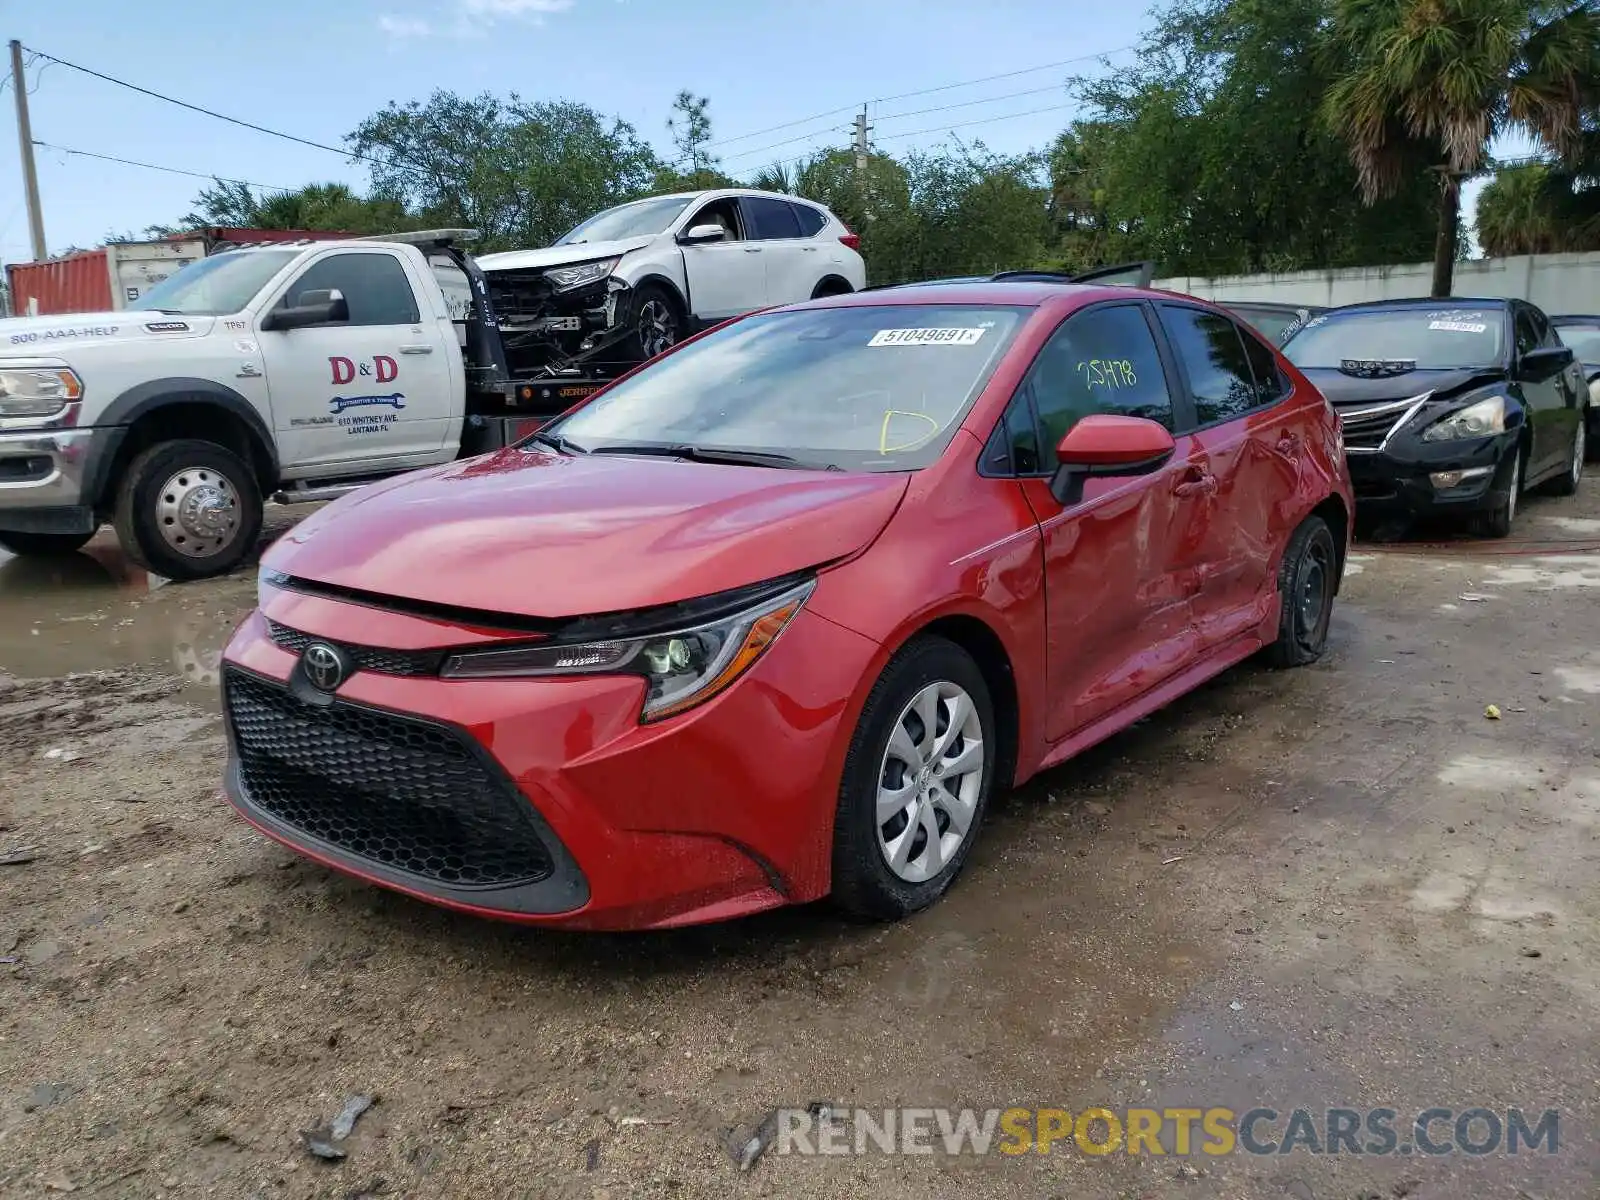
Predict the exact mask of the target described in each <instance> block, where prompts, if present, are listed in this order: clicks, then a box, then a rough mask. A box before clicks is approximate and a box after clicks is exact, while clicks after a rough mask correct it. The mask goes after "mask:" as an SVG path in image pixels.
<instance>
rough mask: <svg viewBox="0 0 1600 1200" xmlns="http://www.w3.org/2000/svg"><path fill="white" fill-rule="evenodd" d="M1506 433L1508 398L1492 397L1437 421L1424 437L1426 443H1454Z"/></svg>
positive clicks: (1425, 432)
mask: <svg viewBox="0 0 1600 1200" xmlns="http://www.w3.org/2000/svg"><path fill="white" fill-rule="evenodd" d="M1505 431H1506V398H1505V397H1504V396H1490V397H1489V398H1488V399H1487V400H1480V401H1478V402H1477V403H1476V404H1472V405H1468V406H1467V407H1466V408H1463V409H1462V410H1461V411H1460V412H1454V413H1451V414H1450V415H1449V416H1448V417H1445V418H1444V419H1443V420H1442V421H1435V422H1434V423H1433V424H1432V425H1430V426H1428V428H1427V430H1426V431H1424V433H1423V435H1422V440H1423V441H1425V442H1453V441H1460V440H1462V439H1464V438H1481V437H1488V436H1489V435H1490V434H1491V433H1504V432H1505Z"/></svg>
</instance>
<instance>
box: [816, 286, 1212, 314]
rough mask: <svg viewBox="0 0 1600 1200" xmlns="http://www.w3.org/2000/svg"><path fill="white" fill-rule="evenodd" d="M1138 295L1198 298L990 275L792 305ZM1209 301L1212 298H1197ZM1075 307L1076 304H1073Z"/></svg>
mask: <svg viewBox="0 0 1600 1200" xmlns="http://www.w3.org/2000/svg"><path fill="white" fill-rule="evenodd" d="M1118 297H1121V298H1126V297H1138V298H1141V299H1145V300H1168V299H1179V300H1190V301H1193V300H1195V297H1193V296H1184V295H1181V294H1179V293H1177V292H1160V291H1156V290H1154V289H1145V288H1134V287H1125V286H1118V285H1116V284H1107V283H1041V282H1037V281H1033V280H1001V281H998V282H996V281H994V280H989V279H984V280H979V281H976V282H971V283H968V282H963V281H958V282H948V281H936V282H933V283H908V284H901V285H899V286H896V287H885V288H869V289H867V290H865V291H860V292H847V293H846V294H844V295H842V296H829V297H826V298H824V299H821V300H809V301H806V302H805V303H803V304H795V305H790V306H788V307H790V308H856V307H863V306H866V305H874V306H876V305H887V304H929V305H931V304H994V305H1006V304H1010V305H1016V306H1019V307H1024V308H1039V307H1041V306H1043V305H1046V304H1049V303H1050V302H1051V301H1053V300H1061V299H1063V298H1069V299H1073V300H1078V301H1081V302H1084V303H1087V302H1088V301H1090V300H1099V299H1105V298H1118ZM1197 303H1200V304H1208V303H1209V301H1204V300H1201V301H1197ZM1074 307H1075V306H1074Z"/></svg>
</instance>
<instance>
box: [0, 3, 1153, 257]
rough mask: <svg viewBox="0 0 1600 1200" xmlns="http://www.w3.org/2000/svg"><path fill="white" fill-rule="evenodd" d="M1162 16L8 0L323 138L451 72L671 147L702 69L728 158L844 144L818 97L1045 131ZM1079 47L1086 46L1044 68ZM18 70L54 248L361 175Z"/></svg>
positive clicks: (2, 202)
mask: <svg viewBox="0 0 1600 1200" xmlns="http://www.w3.org/2000/svg"><path fill="white" fill-rule="evenodd" d="M1147 24H1148V11H1147V6H1146V5H1145V4H1144V3H1142V2H1139V0H1136V2H1134V3H1123V4H1115V3H1111V4H1108V3H1105V2H1104V0H983V2H982V3H973V2H972V0H805V3H803V4H802V3H798V2H797V0H697V2H696V3H690V4H683V3H668V2H667V0H320V2H316V0H274V2H273V3H271V4H251V5H244V6H235V7H230V6H226V5H218V4H216V3H215V2H214V0H213V2H210V3H203V4H202V3H198V2H195V0H163V2H162V3H160V4H158V5H133V4H129V3H127V2H126V0H57V2H56V3H41V2H40V0H0V38H3V39H10V38H18V39H20V40H21V41H22V43H23V44H24V46H26V47H27V48H28V49H30V50H38V51H43V52H44V53H46V54H50V55H54V56H55V57H58V58H63V59H67V60H69V61H71V62H73V63H77V64H80V65H82V66H85V67H89V68H91V69H93V70H97V71H100V72H103V73H105V74H108V75H114V76H117V77H118V78H121V79H126V80H128V81H130V82H132V83H137V84H140V85H141V86H144V87H146V88H149V89H151V90H154V91H159V92H163V93H165V94H167V95H170V96H175V97H178V98H179V99H182V100H186V101H188V102H190V103H192V104H196V105H200V106H202V107H205V108H210V109H213V110H216V111H218V112H221V113H225V114H228V115H230V116H235V117H239V118H241V119H243V120H247V121H250V122H252V123H255V124H259V125H264V126H268V127H270V128H273V129H278V130H282V131H284V132H286V133H291V134H294V135H296V136H298V137H302V138H306V139H308V140H310V141H314V142H321V143H323V144H325V145H330V146H341V145H342V144H343V139H344V136H345V135H346V134H348V133H349V132H350V131H351V130H353V129H354V128H355V127H356V125H357V124H358V123H360V121H361V120H362V119H363V118H364V117H366V116H368V115H369V114H371V113H373V112H376V111H377V110H379V109H381V108H382V107H383V106H384V105H385V104H386V103H387V102H388V101H390V100H395V101H399V102H402V103H403V102H405V101H408V100H412V99H425V98H426V97H427V96H428V94H429V93H430V92H432V91H433V90H435V89H447V90H451V91H456V92H462V93H467V94H476V93H479V92H482V91H491V92H496V93H505V92H510V91H515V92H518V93H519V94H521V95H522V96H524V97H525V98H528V99H558V98H559V99H566V100H576V101H582V102H584V103H586V104H589V105H591V106H593V107H595V108H597V109H599V110H600V111H602V112H605V113H608V114H616V115H618V116H620V117H622V118H624V119H625V120H627V121H629V122H631V123H632V124H633V125H634V126H635V127H636V128H637V129H638V130H639V132H640V133H641V134H642V135H643V136H645V137H646V138H648V139H650V140H651V141H652V142H654V143H655V144H656V146H657V147H658V149H659V150H660V151H662V152H666V151H668V150H669V149H670V145H671V143H670V140H669V135H668V132H667V129H666V124H665V122H666V118H667V115H668V112H669V109H670V106H671V103H672V99H673V97H674V96H675V95H676V94H677V92H678V91H679V90H680V89H683V88H688V89H689V90H691V91H693V92H694V93H696V94H697V95H703V96H706V97H709V99H710V101H711V107H710V112H711V116H712V121H713V135H714V142H715V144H714V146H713V152H714V153H717V154H719V155H721V157H722V159H723V166H724V169H726V170H727V171H729V173H731V174H734V175H736V176H738V175H746V174H748V173H751V172H753V171H755V170H756V169H758V168H759V167H761V166H763V165H765V164H767V163H770V162H773V161H775V160H780V159H785V158H790V157H793V156H795V155H800V154H803V153H805V152H806V151H807V150H808V149H812V148H815V147H818V146H823V145H829V144H842V143H843V142H844V141H845V139H846V137H847V134H846V132H845V128H846V126H847V125H848V124H849V121H850V119H851V118H850V111H841V112H835V113H832V114H830V115H826V116H818V114H822V113H825V112H827V110H833V109H841V110H854V109H857V108H859V106H860V105H861V104H863V103H868V104H869V106H870V107H869V113H870V116H871V120H872V123H873V126H874V130H873V137H874V140H875V142H876V143H877V144H878V145H881V146H882V147H883V148H884V149H885V150H893V151H899V150H903V149H907V148H910V147H914V146H927V145H932V144H935V143H937V142H940V141H942V140H944V139H946V138H948V137H950V136H952V134H954V135H955V136H959V137H962V138H981V139H982V140H983V141H984V142H986V143H987V144H988V145H989V146H990V147H992V148H993V149H996V150H1000V151H1008V152H1009V151H1021V150H1025V149H1028V148H1030V147H1042V146H1044V145H1046V144H1047V143H1048V142H1049V141H1050V139H1051V138H1052V137H1053V136H1054V135H1055V134H1056V133H1057V132H1058V131H1059V130H1060V129H1061V128H1062V127H1063V126H1064V125H1065V124H1066V123H1067V122H1068V121H1069V120H1070V119H1071V118H1072V116H1073V115H1074V113H1073V107H1074V106H1073V105H1072V102H1071V96H1070V95H1069V93H1068V91H1067V90H1066V87H1065V83H1066V80H1067V79H1068V77H1069V76H1071V75H1073V74H1074V73H1077V72H1083V71H1097V70H1102V69H1112V70H1114V69H1115V68H1116V66H1117V65H1118V64H1121V63H1127V62H1129V61H1131V58H1132V55H1131V53H1130V52H1129V50H1130V48H1131V47H1132V45H1133V44H1134V43H1135V42H1137V40H1138V38H1139V36H1140V33H1141V32H1142V31H1143V29H1144V28H1145V27H1146V26H1147ZM1101 56H1108V67H1102V66H1100V65H1099V60H1100V58H1101ZM1065 60H1080V61H1076V62H1071V63H1068V64H1067V65H1060V66H1050V64H1059V63H1063V62H1064V61H1065ZM1036 68H1037V69H1036ZM3 71H4V68H3V66H0V73H3ZM1013 72H1014V73H1015V74H1012V75H1011V77H1009V78H1003V79H994V80H991V81H989V82H985V83H979V84H970V83H969V82H968V81H972V80H975V79H979V78H981V77H985V76H995V75H1000V74H1002V73H1013ZM26 74H27V78H28V87H29V92H30V94H29V106H30V109H31V113H32V123H33V136H34V138H35V139H36V140H37V141H40V142H46V143H49V144H50V146H52V147H58V148H55V149H45V148H39V149H38V150H37V151H36V154H37V164H38V173H39V188H40V193H41V198H42V207H43V210H44V223H45V237H46V242H47V244H48V246H49V247H50V249H51V251H52V253H54V252H59V251H60V250H62V249H64V248H66V247H68V246H74V245H76V246H94V245H98V244H100V243H101V242H102V241H103V240H104V239H105V238H106V237H107V236H108V235H116V234H121V233H124V232H127V231H141V230H143V229H144V228H145V227H146V226H148V225H151V224H156V223H171V222H173V221H175V220H176V219H177V218H179V217H180V216H182V215H183V214H184V213H186V212H188V211H189V208H190V206H191V202H192V201H193V199H194V197H195V195H196V193H197V192H198V191H199V190H200V188H202V187H204V186H206V184H207V182H208V181H209V177H210V176H212V175H217V176H223V177H227V178H232V179H239V180H245V181H248V182H251V183H256V184H262V185H266V186H268V187H273V188H292V187H298V186H301V185H303V184H305V183H309V182H325V181H334V180H339V181H344V182H347V183H350V184H352V185H354V186H356V187H358V188H362V189H364V188H365V187H366V184H367V179H366V176H365V171H364V170H363V169H362V168H361V166H360V164H351V163H349V162H348V161H347V160H346V159H345V158H343V157H342V156H341V155H339V154H334V153H329V152H326V151H321V150H314V149H311V148H309V147H306V146H300V145H297V144H294V143H292V142H287V141H283V140H281V139H278V138H274V137H270V136H267V135H265V134H260V133H255V132H252V131H250V130H246V129H241V128H239V127H237V126H234V125H229V124H225V123H223V122H220V121H217V120H213V119H211V118H208V117H205V116H201V115H200V114H197V113H192V112H188V111H186V110H184V109H181V108H177V107H175V106H173V105H170V104H167V103H164V102H162V101H160V100H157V99H153V98H150V97H146V96H141V95H139V94H137V93H134V92H130V91H128V90H127V89H124V88H121V87H117V86H115V85H113V84H110V83H105V82H102V81H101V80H98V79H94V78H92V77H89V76H87V75H83V74H81V73H79V72H77V71H74V70H72V69H70V68H68V67H65V66H59V65H49V64H46V63H44V62H43V61H40V62H38V63H36V64H35V66H34V67H33V68H32V69H30V70H28V71H27V72H26ZM949 85H965V86H949ZM933 88H938V89H941V90H938V91H934V92H930V93H928V94H924V95H917V96H910V97H906V98H904V99H897V98H896V97H901V96H903V95H904V94H905V93H911V92H923V91H924V89H933ZM0 101H3V103H0V122H3V123H4V124H5V125H6V126H8V128H6V130H5V131H4V135H3V136H0V260H4V261H8V262H10V261H19V260H26V259H29V258H31V257H32V255H31V254H30V253H29V248H28V224H27V217H26V213H25V211H24V207H23V192H22V183H21V180H22V173H21V167H20V162H19V160H18V157H17V143H16V137H15V134H14V132H13V131H12V129H11V128H9V126H10V125H11V116H12V97H11V95H10V92H9V90H8V91H6V92H5V93H4V95H3V96H0ZM944 106H957V107H944ZM930 109H942V111H932V112H930V111H928V110H930ZM1037 110H1046V111H1037ZM812 117H816V118H817V119H815V120H806V119H807V118H812ZM994 118H999V119H994ZM793 122H802V123H800V124H794V125H791V123H793ZM975 122H981V123H975ZM773 126H789V127H787V128H781V129H775V130H774V129H772V127H773ZM766 130H771V132H766V133H763V132H762V131H766ZM69 150H71V151H86V152H89V153H93V154H101V155H112V156H115V157H117V158H123V159H132V160H137V161H139V162H142V163H147V164H156V165H159V166H162V167H169V168H176V169H179V170H183V171H192V172H195V173H197V174H198V175H201V176H205V178H194V177H189V176H184V175H179V174H170V173H164V172H161V171H156V170H150V169H148V168H145V167H136V166H126V165H121V164H116V163H110V162H105V161H100V160H96V159H94V158H89V157H85V156H83V155H82V154H71V153H67V151H69Z"/></svg>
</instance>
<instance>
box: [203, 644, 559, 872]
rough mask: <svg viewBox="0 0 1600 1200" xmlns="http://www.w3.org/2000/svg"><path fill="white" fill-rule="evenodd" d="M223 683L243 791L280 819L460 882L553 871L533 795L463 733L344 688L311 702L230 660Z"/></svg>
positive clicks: (381, 859) (399, 866)
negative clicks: (353, 699) (343, 696)
mask: <svg viewBox="0 0 1600 1200" xmlns="http://www.w3.org/2000/svg"><path fill="white" fill-rule="evenodd" d="M223 693H224V696H225V698H226V711H227V716H228V723H229V725H230V726H231V727H232V731H233V742H234V748H235V753H236V754H237V756H238V763H239V779H240V783H241V784H242V786H243V789H244V792H245V798H246V799H247V800H249V801H250V803H252V804H254V805H255V806H256V807H258V808H260V809H262V810H263V811H264V812H266V813H268V814H269V815H271V816H273V817H275V818H277V819H278V820H279V821H282V822H284V823H285V824H287V825H289V826H291V827H293V828H294V829H296V830H298V831H300V832H301V833H304V834H306V835H308V836H309V837H311V838H314V839H316V840H317V841H320V842H325V843H327V844H328V845H330V846H334V847H337V848H338V849H340V850H343V851H345V852H347V853H349V854H354V855H357V856H359V857H361V858H365V859H369V860H371V861H372V862H374V863H379V864H382V865H383V866H386V867H390V868H393V869H395V870H397V871H404V872H406V873H408V874H411V875H415V876H419V877H421V878H422V879H426V880H434V881H437V882H440V883H447V884H451V885H453V886H456V887H504V886H508V885H511V884H521V883H534V882H537V881H539V880H541V879H544V878H546V877H548V876H549V875H550V873H551V870H552V863H551V857H550V852H549V849H548V848H547V847H546V846H545V844H544V842H543V840H541V838H540V837H539V834H538V832H537V831H536V830H535V828H534V825H533V821H532V820H531V818H530V814H529V810H528V801H527V800H526V798H524V797H523V796H522V795H521V794H520V793H518V792H517V791H516V790H515V789H514V788H513V787H512V785H511V784H510V782H509V781H508V780H506V779H504V778H502V777H500V776H499V774H498V773H497V772H494V771H492V770H491V769H490V768H489V767H488V766H487V765H486V764H485V763H484V762H483V760H482V759H481V758H480V757H479V756H478V754H477V753H475V752H474V750H473V748H472V747H471V746H470V745H469V744H468V743H467V741H466V739H465V737H464V736H463V735H461V734H458V733H455V732H454V731H452V730H450V729H448V728H445V727H443V726H440V725H435V724H432V723H431V722H427V721H421V720H416V719H413V718H407V717H401V716H397V715H394V714H391V713H386V712H379V711H377V710H375V709H371V708H367V707H365V706H361V705H355V704H350V703H347V702H345V701H340V700H335V701H334V702H333V703H332V704H331V705H328V706H326V707H321V706H317V705H310V704H304V703H302V702H301V701H299V700H297V699H295V698H294V697H293V696H291V695H290V694H289V693H288V692H287V691H286V690H285V689H284V688H283V687H281V686H280V685H278V684H274V683H270V682H268V681H265V680H262V679H258V678H256V677H255V676H252V675H246V674H244V673H242V672H240V671H238V670H235V669H232V668H228V669H225V671H224V675H223Z"/></svg>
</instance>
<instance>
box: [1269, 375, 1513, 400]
mask: <svg viewBox="0 0 1600 1200" xmlns="http://www.w3.org/2000/svg"><path fill="white" fill-rule="evenodd" d="M1300 373H1301V374H1302V375H1304V376H1305V377H1306V378H1307V379H1309V380H1310V381H1311V382H1312V384H1313V385H1314V386H1315V387H1316V389H1317V390H1318V391H1319V392H1321V393H1322V394H1323V395H1324V396H1326V397H1327V398H1328V400H1329V401H1330V402H1331V403H1332V404H1333V406H1334V407H1335V408H1363V407H1366V406H1367V405H1369V404H1383V403H1386V402H1388V401H1391V400H1409V399H1412V398H1414V397H1416V396H1420V395H1422V394H1423V393H1424V392H1432V393H1433V394H1434V396H1435V398H1437V399H1443V398H1445V397H1447V396H1450V395H1452V394H1454V393H1456V392H1463V391H1466V390H1467V389H1469V388H1473V387H1482V386H1483V385H1484V384H1488V383H1495V382H1497V381H1502V380H1504V379H1505V378H1506V373H1505V371H1504V370H1502V369H1501V368H1499V367H1478V368H1467V369H1458V370H1448V371H1432V370H1429V371H1406V372H1403V373H1402V374H1399V375H1384V376H1379V377H1378V378H1376V379H1367V378H1363V377H1361V376H1358V375H1349V374H1346V373H1345V372H1344V371H1341V370H1338V369H1337V368H1331V367H1309V368H1308V367H1301V368H1300Z"/></svg>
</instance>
